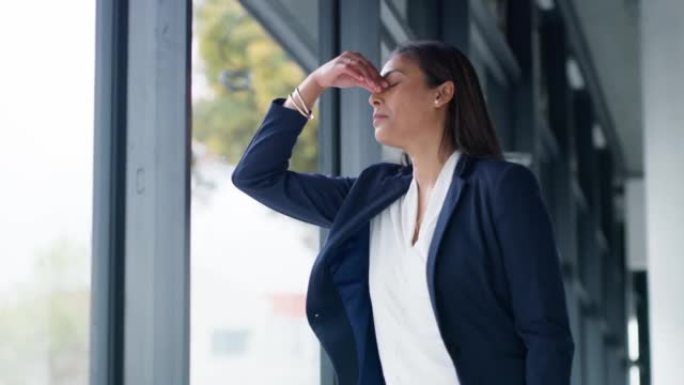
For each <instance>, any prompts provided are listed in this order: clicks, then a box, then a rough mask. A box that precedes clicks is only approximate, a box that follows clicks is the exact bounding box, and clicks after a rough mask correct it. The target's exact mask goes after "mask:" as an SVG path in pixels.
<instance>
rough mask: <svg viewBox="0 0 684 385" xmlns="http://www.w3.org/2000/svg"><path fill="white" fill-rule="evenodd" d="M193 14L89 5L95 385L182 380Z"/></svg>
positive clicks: (178, 4) (123, 4)
mask: <svg viewBox="0 0 684 385" xmlns="http://www.w3.org/2000/svg"><path fill="white" fill-rule="evenodd" d="M191 14H192V7H191V3H190V2H189V1H187V0H185V1H183V0H176V1H171V2H156V1H153V0H141V1H137V2H131V3H129V2H128V1H126V0H121V1H116V0H98V2H97V16H96V29H97V33H96V42H97V47H96V64H95V65H96V79H95V122H94V130H95V139H94V188H93V203H94V204H93V239H92V242H93V248H92V249H93V255H92V261H93V263H92V289H91V290H92V297H91V298H92V300H91V362H90V368H91V370H90V383H91V384H93V385H94V384H98V385H101V384H107V385H119V384H138V383H140V384H142V383H144V384H159V385H161V384H165V385H166V384H178V385H186V384H188V383H189V364H190V360H189V334H190V333H189V317H190V314H189V309H190V306H189V299H190V296H189V292H190V271H189V229H190V222H189V218H190V216H189V214H190V183H189V181H190V163H189V161H190V73H191V72H190V38H191V35H190V34H191Z"/></svg>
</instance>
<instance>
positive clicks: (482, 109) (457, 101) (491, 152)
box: [390, 40, 503, 165]
mask: <svg viewBox="0 0 684 385" xmlns="http://www.w3.org/2000/svg"><path fill="white" fill-rule="evenodd" d="M394 55H402V56H403V57H406V58H409V59H412V60H413V61H414V62H415V63H416V64H417V65H418V67H420V69H421V71H422V72H423V73H424V74H425V81H426V85H427V86H428V87H429V88H435V87H437V86H438V85H440V84H442V83H443V82H445V81H447V80H451V81H453V82H454V90H455V92H454V97H453V98H452V99H451V101H449V110H448V113H447V127H445V129H444V134H443V136H442V142H441V143H442V144H441V146H443V147H445V146H447V145H448V144H451V145H452V146H453V148H455V149H458V150H459V151H461V152H463V153H467V154H469V155H473V156H478V157H487V158H495V159H502V158H503V155H502V153H501V145H500V144H499V139H498V138H497V136H496V131H494V126H493V125H492V121H491V119H490V118H489V113H488V112H487V106H486V104H485V100H484V97H483V95H482V90H481V89H480V83H479V81H478V79H477V73H476V72H475V69H474V68H473V65H472V64H471V63H470V60H468V58H467V57H466V56H465V55H464V54H463V52H461V51H460V50H459V49H458V48H456V47H454V46H452V45H450V44H447V43H444V42H441V41H438V40H413V41H407V42H404V43H401V44H399V45H398V46H397V47H396V48H394V50H393V51H392V52H391V54H390V56H394ZM401 161H402V164H403V165H409V164H411V159H410V158H409V156H408V154H407V153H406V152H405V151H403V152H402V155H401Z"/></svg>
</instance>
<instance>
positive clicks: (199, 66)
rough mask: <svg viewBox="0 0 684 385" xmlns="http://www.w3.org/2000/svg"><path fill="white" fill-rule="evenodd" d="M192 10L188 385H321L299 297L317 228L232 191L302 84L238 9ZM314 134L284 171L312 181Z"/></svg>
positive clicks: (213, 1)
mask: <svg viewBox="0 0 684 385" xmlns="http://www.w3.org/2000/svg"><path fill="white" fill-rule="evenodd" d="M257 5H258V4H257ZM193 6H194V9H193V47H192V48H193V49H192V60H193V73H192V110H193V111H192V125H193V126H192V130H193V137H192V172H191V176H192V177H191V178H192V179H191V188H192V198H191V275H192V278H191V281H192V290H191V295H192V298H191V336H192V337H191V338H192V341H191V370H190V372H191V384H195V385H200V384H201V385H212V384H216V385H218V384H226V383H240V384H275V383H278V384H298V385H299V384H312V385H313V384H318V383H319V382H320V358H319V357H320V354H321V352H320V347H319V343H318V340H317V339H316V337H315V335H314V334H313V331H312V330H311V329H310V327H309V325H308V321H307V318H306V314H305V295H306V289H307V286H308V278H309V273H310V271H311V266H312V264H313V261H314V258H315V256H316V254H317V252H318V245H319V228H318V227H316V226H313V225H308V224H305V223H303V222H300V221H297V220H295V219H292V218H289V217H287V216H284V215H282V214H280V213H277V212H275V211H273V210H271V209H269V208H267V207H265V206H264V205H262V204H261V203H259V202H257V201H255V200H254V199H252V198H251V197H249V196H248V195H246V194H244V193H243V192H241V191H240V190H238V189H237V188H235V187H234V186H233V185H232V183H231V179H230V175H231V172H232V169H233V167H234V166H235V164H236V163H237V161H238V160H239V158H240V156H241V155H242V153H243V152H244V150H245V148H246V147H247V144H248V143H249V141H250V139H251V138H252V136H253V134H254V133H255V131H256V129H257V128H258V126H259V124H260V122H261V121H262V119H263V117H264V116H265V114H266V111H267V110H268V107H269V106H270V103H271V101H272V99H273V98H275V97H285V96H287V95H288V93H289V92H290V91H291V90H293V89H294V87H295V86H296V85H298V84H299V83H300V82H301V81H302V80H303V79H304V77H305V72H304V70H302V68H301V67H300V66H299V65H298V64H297V63H296V62H295V61H294V60H293V59H292V58H291V57H290V56H289V55H288V53H287V52H286V50H285V49H284V48H283V47H282V46H281V45H280V44H278V43H277V42H276V41H274V40H273V39H272V37H271V36H270V35H269V34H268V33H267V32H266V31H265V30H264V29H263V28H262V26H261V25H260V23H259V22H258V21H257V19H256V18H255V17H253V16H252V15H251V14H250V13H249V12H247V10H246V9H245V8H243V6H242V5H241V3H239V2H238V1H237V0H204V1H195V2H194V4H193ZM275 8H277V7H275V6H274V7H272V9H275ZM270 16H273V15H270ZM314 25H315V24H314ZM314 116H316V117H318V111H315V112H314ZM317 125H318V123H317V118H316V119H314V120H313V121H310V122H308V123H307V126H306V127H305V129H304V130H303V131H302V133H301V134H300V136H299V138H298V141H297V145H296V146H295V149H294V151H293V158H292V159H291V162H290V167H291V169H294V170H297V171H302V172H314V171H316V169H317V164H318V149H317V132H316V130H317ZM264 238H268V239H269V242H258V241H257V240H261V239H264Z"/></svg>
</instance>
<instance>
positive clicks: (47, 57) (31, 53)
mask: <svg viewBox="0 0 684 385" xmlns="http://www.w3.org/2000/svg"><path fill="white" fill-rule="evenodd" d="M0 47H2V60H1V62H0V134H1V139H0V180H2V190H1V191H2V192H1V193H0V196H1V197H2V199H0V341H1V342H0V384H69V385H72V384H83V385H85V384H87V383H88V368H89V358H88V352H89V316H90V314H89V312H90V237H91V222H92V221H91V216H92V204H91V202H92V191H93V189H92V182H93V179H92V174H93V169H92V164H93V154H92V149H93V112H94V108H93V100H94V67H95V50H94V48H95V2H94V1H91V0H74V1H66V2H55V1H47V0H43V1H29V2H26V1H5V2H2V3H1V5H0Z"/></svg>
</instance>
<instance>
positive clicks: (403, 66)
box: [380, 55, 414, 77]
mask: <svg viewBox="0 0 684 385" xmlns="http://www.w3.org/2000/svg"><path fill="white" fill-rule="evenodd" d="M413 66H414V65H413V63H412V62H411V60H406V59H404V58H403V57H402V56H401V55H396V56H393V57H391V58H390V59H389V60H387V62H385V65H383V66H382V70H381V71H380V76H382V77H385V76H387V75H389V74H390V73H391V72H394V71H399V72H402V73H404V74H409V73H411V72H412V71H413Z"/></svg>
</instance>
